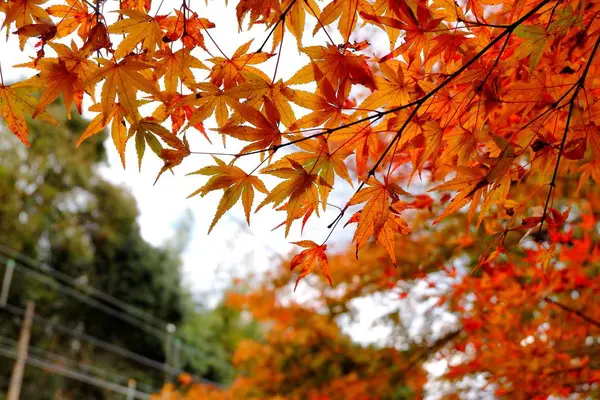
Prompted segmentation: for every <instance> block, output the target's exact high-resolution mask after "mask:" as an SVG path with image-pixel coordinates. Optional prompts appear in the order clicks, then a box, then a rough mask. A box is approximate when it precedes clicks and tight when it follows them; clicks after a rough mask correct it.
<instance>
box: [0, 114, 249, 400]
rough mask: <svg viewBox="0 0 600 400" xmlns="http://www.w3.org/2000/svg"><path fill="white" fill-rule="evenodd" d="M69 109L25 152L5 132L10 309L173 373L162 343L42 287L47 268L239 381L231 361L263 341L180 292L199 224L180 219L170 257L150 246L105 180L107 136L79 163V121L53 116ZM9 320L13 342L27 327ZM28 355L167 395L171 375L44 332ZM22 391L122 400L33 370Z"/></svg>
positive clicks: (2, 329) (167, 248) (2, 187)
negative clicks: (32, 312) (184, 258)
mask: <svg viewBox="0 0 600 400" xmlns="http://www.w3.org/2000/svg"><path fill="white" fill-rule="evenodd" d="M61 107H63V106H62V105H61V104H54V105H53V106H51V107H50V108H49V111H50V112H51V113H52V114H53V115H55V117H56V119H57V120H59V121H60V122H61V124H59V125H58V126H53V125H49V124H46V123H44V122H40V121H37V120H32V121H30V134H31V136H30V137H31V147H30V148H29V149H26V148H25V147H23V146H22V145H21V144H19V143H18V142H17V140H15V138H14V136H13V135H12V134H11V133H10V132H9V131H8V130H7V129H6V128H4V127H2V128H1V129H2V130H1V131H0V137H2V140H1V141H0V256H1V257H0V261H1V262H0V273H3V272H4V269H5V267H4V265H5V262H6V260H7V259H8V258H10V257H14V256H15V255H18V254H21V255H25V256H26V257H27V258H24V259H21V260H19V261H20V262H19V263H17V268H16V269H15V273H14V278H13V281H12V286H11V290H10V296H9V301H8V302H9V304H11V305H13V306H19V307H24V304H25V302H26V301H28V300H33V301H35V304H36V314H38V315H41V316H43V317H44V318H47V319H49V320H51V321H53V322H55V323H58V324H61V325H63V326H67V327H69V328H71V329H75V330H77V331H79V332H81V333H84V334H87V335H91V336H93V337H96V338H99V339H101V340H103V341H107V342H109V343H111V344H114V345H117V346H119V347H122V348H125V349H127V350H129V351H132V352H134V353H137V354H139V355H141V356H144V357H147V358H149V359H152V360H156V361H159V362H165V361H167V354H166V353H167V351H166V344H165V341H164V340H163V339H161V338H157V337H155V336H153V335H150V334H148V333H147V332H144V331H143V330H141V329H139V328H138V327H134V326H132V325H131V324H129V323H126V322H124V321H123V320H121V319H119V318H116V317H115V316H111V315H108V314H106V313H105V312H103V311H101V310H98V309H96V308H94V307H90V305H89V304H85V303H82V302H81V301H79V300H77V299H74V298H73V297H72V296H69V295H68V293H66V292H65V290H64V288H63V289H61V290H57V289H56V287H55V286H53V285H52V284H51V282H48V278H47V277H46V278H43V279H40V276H42V277H43V276H44V274H42V275H35V274H32V271H35V270H36V268H37V267H36V266H34V265H31V264H29V263H30V262H33V263H36V262H37V261H36V260H43V261H44V262H45V264H46V265H48V266H49V267H51V268H53V269H54V270H56V271H58V272H59V273H63V274H65V275H66V276H69V277H73V278H75V279H76V282H78V283H79V284H80V285H81V287H80V288H81V289H82V290H85V288H86V287H88V285H89V287H93V288H96V289H99V290H101V291H103V292H105V293H107V294H109V295H110V296H113V297H115V298H117V299H119V300H121V301H122V302H123V303H126V304H127V306H123V307H124V309H118V311H132V308H133V307H135V308H136V309H138V310H141V311H142V312H143V313H147V314H150V315H152V316H155V317H157V318H159V319H160V320H163V321H165V322H167V323H171V324H174V325H176V326H178V327H179V330H178V332H177V333H179V334H180V336H182V337H184V338H185V340H186V342H187V343H188V344H189V345H190V346H191V347H195V348H197V349H199V350H198V352H188V351H185V349H181V350H180V356H179V358H180V365H181V367H183V368H184V369H186V370H188V371H190V372H191V373H193V374H196V375H199V376H201V377H206V378H208V379H211V380H214V381H216V382H219V383H226V382H229V381H231V380H232V379H233V376H234V371H233V368H232V366H231V357H232V352H233V349H234V348H235V345H236V343H237V341H238V340H240V338H243V337H247V336H251V337H255V336H256V330H253V329H252V328H251V327H250V325H249V324H246V323H242V322H241V321H242V320H241V319H240V317H239V312H237V311H233V310H231V309H230V308H228V307H225V306H220V307H219V308H217V309H216V310H214V311H213V310H211V309H208V308H206V307H203V306H202V305H198V304H194V302H193V300H192V296H191V294H190V293H188V291H187V290H186V289H185V288H184V287H183V286H182V283H181V254H182V252H183V251H184V250H185V248H186V246H187V244H188V242H189V240H190V237H191V232H192V229H193V216H192V215H191V214H190V213H189V212H187V213H184V214H183V215H182V217H181V219H180V221H178V222H177V223H176V224H175V226H174V231H175V234H174V235H173V237H172V238H170V239H169V240H167V241H166V242H165V243H164V245H163V246H161V247H156V246H153V245H151V244H149V243H148V242H146V241H145V240H144V239H143V237H142V236H141V233H140V227H139V224H138V223H137V218H138V215H139V211H138V209H137V206H136V202H135V199H134V198H133V196H132V195H131V194H130V193H129V192H128V190H127V189H126V188H124V187H120V186H118V185H115V184H112V183H111V182H109V181H107V180H106V179H104V178H103V177H102V174H101V173H100V168H101V167H102V166H103V165H106V150H105V148H104V140H105V138H106V134H101V135H96V136H94V137H92V138H90V140H87V141H86V142H85V143H83V144H82V145H81V146H80V148H79V149H78V151H74V147H75V142H76V140H77V138H78V137H79V136H80V134H81V132H82V131H83V130H84V128H85V126H86V121H85V120H84V119H82V118H81V117H79V116H78V115H77V114H76V113H74V114H73V117H72V119H71V120H64V119H63V120H61V116H62V113H60V112H58V111H57V110H58V109H60V108H61ZM28 265H29V266H30V267H33V268H30V269H28ZM38 271H39V270H38ZM1 312H2V322H1V323H0V335H1V336H2V337H3V338H8V339H6V340H10V339H12V340H17V338H18V333H19V327H20V320H19V319H18V318H16V317H14V316H12V315H11V314H9V313H8V312H6V311H4V310H3V311H1ZM138 315H139V316H140V317H141V319H143V320H146V322H147V326H146V328H148V327H149V326H151V325H152V323H154V326H156V322H155V321H152V320H149V319H147V318H146V317H144V315H140V314H139V312H138ZM145 325H146V323H145ZM150 329H152V328H150ZM162 332H165V331H164V330H163V331H162ZM31 345H32V346H35V347H37V348H41V349H44V350H45V351H48V352H51V353H56V354H59V355H61V356H62V357H65V358H69V359H74V360H76V361H77V362H79V363H84V364H88V365H92V366H93V367H96V368H100V369H102V370H105V371H107V372H108V373H111V374H114V375H115V376H116V375H119V376H121V377H122V378H123V381H122V382H121V384H123V382H124V383H125V385H126V382H127V379H129V378H134V379H136V380H137V381H138V382H139V384H140V386H139V387H140V389H141V390H143V388H156V387H160V386H162V384H163V382H164V379H165V374H164V372H161V371H158V370H154V369H151V368H147V367H145V366H143V365H140V364H136V363H133V362H131V361H129V360H127V359H125V358H122V357H119V356H117V355H114V354H112V353H108V352H106V351H104V350H102V349H99V348H95V347H93V346H92V345H90V344H88V343H87V342H85V341H80V340H77V339H74V338H73V337H70V336H69V335H65V334H63V333H60V332H58V331H53V330H51V329H45V328H44V327H43V326H42V325H40V324H36V325H34V329H33V331H32V341H31ZM3 360H4V361H3V362H1V363H0V377H2V378H3V381H2V382H3V383H4V384H5V386H6V383H7V382H8V379H9V377H10V371H11V369H12V364H13V363H12V361H9V362H5V361H6V359H3ZM171 362H172V360H171ZM142 385H146V386H142ZM24 390H27V391H28V392H29V393H27V394H26V393H25V392H24V393H23V396H27V397H24V398H27V399H32V400H38V399H39V400H43V399H48V400H50V399H54V398H56V396H59V397H60V398H61V399H78V400H79V399H112V398H115V399H117V398H118V399H120V398H122V395H116V394H112V393H111V392H108V391H103V390H100V389H97V388H94V387H92V386H89V385H86V384H83V383H79V382H77V381H74V380H70V379H65V378H62V377H59V376H54V375H52V374H51V373H50V372H46V371H41V370H39V369H36V368H33V367H28V368H27V370H26V376H25V381H24Z"/></svg>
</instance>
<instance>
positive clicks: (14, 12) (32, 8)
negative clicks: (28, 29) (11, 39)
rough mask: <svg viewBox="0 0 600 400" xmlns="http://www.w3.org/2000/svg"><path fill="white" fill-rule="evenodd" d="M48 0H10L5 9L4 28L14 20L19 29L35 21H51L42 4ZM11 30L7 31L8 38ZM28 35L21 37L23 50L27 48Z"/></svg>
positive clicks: (20, 44)
mask: <svg viewBox="0 0 600 400" xmlns="http://www.w3.org/2000/svg"><path fill="white" fill-rule="evenodd" d="M45 2H46V0H13V1H10V2H8V4H7V8H6V10H5V16H4V22H3V23H2V28H8V27H10V25H11V24H12V23H13V22H14V23H15V25H16V26H17V30H18V29H19V28H22V27H24V26H26V25H31V24H33V23H34V22H35V21H50V20H51V18H50V16H49V15H48V13H47V12H46V10H44V9H43V8H42V7H40V4H44V3H45ZM8 34H9V30H8V29H7V31H6V38H8ZM27 38H28V37H27V36H20V37H19V47H20V49H21V50H23V49H24V48H25V42H26V41H27Z"/></svg>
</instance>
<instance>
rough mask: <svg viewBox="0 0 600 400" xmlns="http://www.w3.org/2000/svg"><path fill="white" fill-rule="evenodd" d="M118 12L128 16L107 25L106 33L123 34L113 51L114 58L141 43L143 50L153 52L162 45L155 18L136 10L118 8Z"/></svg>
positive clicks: (160, 32)
mask: <svg viewBox="0 0 600 400" xmlns="http://www.w3.org/2000/svg"><path fill="white" fill-rule="evenodd" d="M119 14H121V15H122V16H123V15H124V16H127V17H129V18H125V19H122V20H121V21H118V22H115V23H114V24H112V25H110V26H109V27H108V33H120V34H125V35H126V36H125V38H124V39H123V40H122V41H121V43H119V46H118V47H117V50H116V51H115V57H116V58H123V57H125V56H126V55H127V54H129V53H131V52H133V50H134V49H135V47H136V46H137V45H138V44H139V43H141V44H142V50H143V51H144V52H149V53H154V51H155V50H156V48H157V47H158V48H160V46H161V45H162V38H163V32H162V29H161V28H160V25H159V23H158V22H157V21H156V19H155V18H152V17H150V16H149V15H148V14H146V13H145V12H142V11H137V10H120V11H119Z"/></svg>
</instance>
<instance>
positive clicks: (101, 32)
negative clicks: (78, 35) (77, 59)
mask: <svg viewBox="0 0 600 400" xmlns="http://www.w3.org/2000/svg"><path fill="white" fill-rule="evenodd" d="M100 49H107V50H112V42H111V41H110V37H109V35H108V29H107V28H106V25H104V24H103V23H102V22H98V23H97V24H96V25H94V26H93V27H92V28H91V29H90V32H89V33H88V35H87V39H86V41H85V43H84V45H83V47H82V48H81V53H82V54H85V55H86V56H89V55H90V54H92V53H93V52H95V51H99V50H100Z"/></svg>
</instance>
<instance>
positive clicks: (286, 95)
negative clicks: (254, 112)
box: [227, 75, 296, 127]
mask: <svg viewBox="0 0 600 400" xmlns="http://www.w3.org/2000/svg"><path fill="white" fill-rule="evenodd" d="M294 93H295V91H294V90H293V89H291V88H290V87H289V86H288V85H287V84H286V83H284V82H283V81H281V80H280V81H278V82H276V83H273V82H271V81H270V80H265V79H263V78H261V77H260V76H257V75H249V76H248V77H247V79H246V82H245V83H241V84H239V85H237V86H235V87H233V88H231V89H229V90H227V95H228V96H231V97H234V98H236V99H247V101H246V102H245V104H248V105H250V106H252V107H254V108H256V109H259V110H260V109H261V108H265V107H266V101H265V100H264V99H265V98H267V99H268V100H269V101H270V102H271V103H272V104H273V106H274V107H275V108H276V109H277V111H278V112H279V115H280V117H281V123H282V124H284V125H285V126H288V127H289V126H290V125H292V124H293V123H294V121H296V116H295V115H294V110H293V108H292V107H291V105H290V100H292V99H293V97H294Z"/></svg>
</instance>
